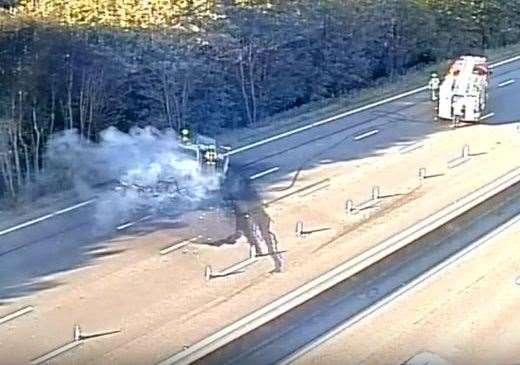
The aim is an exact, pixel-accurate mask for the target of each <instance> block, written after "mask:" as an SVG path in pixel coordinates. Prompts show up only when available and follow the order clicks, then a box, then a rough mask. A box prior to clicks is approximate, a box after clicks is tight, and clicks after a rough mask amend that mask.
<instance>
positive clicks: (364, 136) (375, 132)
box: [354, 129, 379, 141]
mask: <svg viewBox="0 0 520 365" xmlns="http://www.w3.org/2000/svg"><path fill="white" fill-rule="evenodd" d="M378 133H379V130H378V129H374V130H373V131H370V132H366V133H363V134H360V135H358V136H354V139H355V140H356V141H359V140H362V139H365V138H368V137H370V136H373V135H374V134H378Z"/></svg>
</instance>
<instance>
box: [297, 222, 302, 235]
mask: <svg viewBox="0 0 520 365" xmlns="http://www.w3.org/2000/svg"><path fill="white" fill-rule="evenodd" d="M302 233H303V222H302V221H298V222H296V237H301V236H302Z"/></svg>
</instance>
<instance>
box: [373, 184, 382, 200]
mask: <svg viewBox="0 0 520 365" xmlns="http://www.w3.org/2000/svg"><path fill="white" fill-rule="evenodd" d="M380 197H381V189H379V186H374V187H373V188H372V200H373V201H375V202H376V201H378V200H379V198H380Z"/></svg>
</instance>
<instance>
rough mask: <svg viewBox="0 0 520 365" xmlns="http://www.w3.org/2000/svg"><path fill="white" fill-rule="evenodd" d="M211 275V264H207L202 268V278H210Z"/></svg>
mask: <svg viewBox="0 0 520 365" xmlns="http://www.w3.org/2000/svg"><path fill="white" fill-rule="evenodd" d="M211 277H212V270H211V266H209V265H207V266H206V268H205V269H204V279H206V280H210V279H211Z"/></svg>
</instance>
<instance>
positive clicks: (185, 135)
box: [181, 128, 190, 143]
mask: <svg viewBox="0 0 520 365" xmlns="http://www.w3.org/2000/svg"><path fill="white" fill-rule="evenodd" d="M189 141H190V130H189V129H188V128H182V129H181V142H182V143H188V142H189Z"/></svg>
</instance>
